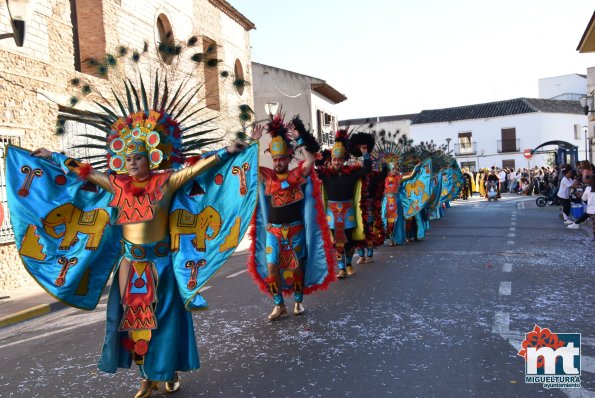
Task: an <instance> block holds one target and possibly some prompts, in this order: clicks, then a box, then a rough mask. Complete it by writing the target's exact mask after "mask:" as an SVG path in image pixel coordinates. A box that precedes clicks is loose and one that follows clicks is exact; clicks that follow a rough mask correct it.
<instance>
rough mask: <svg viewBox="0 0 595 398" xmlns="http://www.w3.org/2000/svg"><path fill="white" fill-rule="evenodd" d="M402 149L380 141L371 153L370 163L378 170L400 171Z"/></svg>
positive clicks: (388, 142)
mask: <svg viewBox="0 0 595 398" xmlns="http://www.w3.org/2000/svg"><path fill="white" fill-rule="evenodd" d="M402 153H403V147H402V146H401V145H398V144H395V143H394V142H392V141H386V140H384V139H382V140H380V142H378V143H377V144H376V146H375V147H374V150H373V151H372V162H373V163H374V164H375V165H376V167H377V168H378V169H381V168H384V167H386V168H388V169H389V170H393V169H400V159H401V155H402Z"/></svg>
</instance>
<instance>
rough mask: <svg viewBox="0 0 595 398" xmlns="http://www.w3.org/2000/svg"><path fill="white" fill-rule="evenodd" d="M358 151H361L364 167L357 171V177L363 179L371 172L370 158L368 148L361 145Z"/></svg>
mask: <svg viewBox="0 0 595 398" xmlns="http://www.w3.org/2000/svg"><path fill="white" fill-rule="evenodd" d="M360 151H362V155H363V157H364V167H362V168H361V169H359V170H358V171H357V176H358V177H362V178H363V177H365V176H367V175H368V174H370V172H371V171H372V159H371V158H370V154H369V153H368V147H367V146H366V145H361V146H360Z"/></svg>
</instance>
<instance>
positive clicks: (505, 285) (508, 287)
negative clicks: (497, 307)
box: [499, 282, 512, 296]
mask: <svg viewBox="0 0 595 398" xmlns="http://www.w3.org/2000/svg"><path fill="white" fill-rule="evenodd" d="M499 291H500V294H501V295H503V296H510V293H511V292H512V282H500V289H499Z"/></svg>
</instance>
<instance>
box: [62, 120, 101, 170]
mask: <svg viewBox="0 0 595 398" xmlns="http://www.w3.org/2000/svg"><path fill="white" fill-rule="evenodd" d="M85 135H96V136H100V137H101V136H105V133H104V132H103V131H101V130H99V129H97V128H95V127H92V126H89V125H88V124H84V123H80V122H75V121H72V120H67V121H66V123H64V134H63V135H62V148H64V153H65V155H66V156H68V157H71V158H75V159H82V158H87V157H89V156H99V155H105V150H104V149H99V148H75V146H80V145H86V144H95V145H96V144H97V142H96V141H94V140H90V139H89V138H87V137H85ZM103 158H104V156H102V157H101V158H93V159H83V161H85V162H94V161H98V160H102V159H103ZM94 168H96V169H98V170H101V171H103V169H102V167H100V166H94Z"/></svg>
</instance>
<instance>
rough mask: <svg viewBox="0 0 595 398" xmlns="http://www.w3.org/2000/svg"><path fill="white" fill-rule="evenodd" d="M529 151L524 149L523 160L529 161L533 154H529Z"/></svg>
mask: <svg viewBox="0 0 595 398" xmlns="http://www.w3.org/2000/svg"><path fill="white" fill-rule="evenodd" d="M531 151H532V150H531V149H525V150H524V151H523V156H524V157H525V159H531V158H532V157H533V154H532V153H531Z"/></svg>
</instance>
